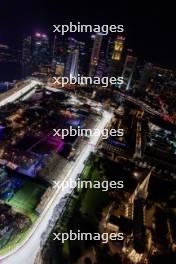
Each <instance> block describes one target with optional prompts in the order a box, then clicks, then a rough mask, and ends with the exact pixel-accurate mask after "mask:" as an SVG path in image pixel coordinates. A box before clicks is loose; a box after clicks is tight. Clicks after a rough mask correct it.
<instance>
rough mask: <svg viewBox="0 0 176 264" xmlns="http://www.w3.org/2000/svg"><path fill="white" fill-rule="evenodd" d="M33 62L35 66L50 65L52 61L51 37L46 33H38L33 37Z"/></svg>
mask: <svg viewBox="0 0 176 264" xmlns="http://www.w3.org/2000/svg"><path fill="white" fill-rule="evenodd" d="M32 62H33V64H34V65H35V66H43V65H48V64H49V62H50V50H49V39H48V37H47V36H46V35H45V34H41V33H36V34H35V36H34V38H33V49H32Z"/></svg>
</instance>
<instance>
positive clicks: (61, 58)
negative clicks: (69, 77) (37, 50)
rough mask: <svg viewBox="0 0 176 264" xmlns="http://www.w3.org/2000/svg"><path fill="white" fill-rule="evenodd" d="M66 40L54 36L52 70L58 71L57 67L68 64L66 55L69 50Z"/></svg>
mask: <svg viewBox="0 0 176 264" xmlns="http://www.w3.org/2000/svg"><path fill="white" fill-rule="evenodd" d="M65 44H66V43H65V39H64V38H63V37H59V38H58V37H57V36H56V35H55V36H54V40H53V44H52V68H53V69H54V70H55V71H58V69H56V68H57V66H58V65H62V68H63V66H64V65H65V62H66V55H67V49H66V47H65V46H66V45H65Z"/></svg>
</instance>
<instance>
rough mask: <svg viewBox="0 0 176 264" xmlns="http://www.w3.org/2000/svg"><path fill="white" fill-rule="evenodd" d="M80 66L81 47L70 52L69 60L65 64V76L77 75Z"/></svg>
mask: <svg viewBox="0 0 176 264" xmlns="http://www.w3.org/2000/svg"><path fill="white" fill-rule="evenodd" d="M78 66H79V49H77V48H76V49H72V50H70V51H69V53H68V57H67V62H66V66H65V74H64V75H65V76H67V77H70V78H72V77H77V75H78Z"/></svg>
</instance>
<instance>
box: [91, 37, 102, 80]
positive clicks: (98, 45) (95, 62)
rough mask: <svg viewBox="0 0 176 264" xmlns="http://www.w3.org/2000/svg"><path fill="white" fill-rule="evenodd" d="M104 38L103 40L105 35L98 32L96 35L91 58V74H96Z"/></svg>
mask: <svg viewBox="0 0 176 264" xmlns="http://www.w3.org/2000/svg"><path fill="white" fill-rule="evenodd" d="M102 40H103V35H101V34H97V35H95V36H94V43H93V48H92V53H91V59H90V68H89V76H94V75H95V72H96V67H97V65H98V61H99V54H100V49H101V44H102Z"/></svg>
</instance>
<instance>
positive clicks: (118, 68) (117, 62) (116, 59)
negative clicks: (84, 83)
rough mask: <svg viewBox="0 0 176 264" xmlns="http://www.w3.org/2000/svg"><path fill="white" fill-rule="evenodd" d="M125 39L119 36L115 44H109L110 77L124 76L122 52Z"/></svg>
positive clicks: (110, 42)
mask: <svg viewBox="0 0 176 264" xmlns="http://www.w3.org/2000/svg"><path fill="white" fill-rule="evenodd" d="M124 41H125V38H124V37H122V36H118V37H117V39H116V40H115V41H114V43H113V48H112V41H111V40H110V41H109V43H108V48H109V50H108V64H109V67H108V75H109V76H115V77H116V76H120V75H121V74H122V52H123V47H124Z"/></svg>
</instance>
